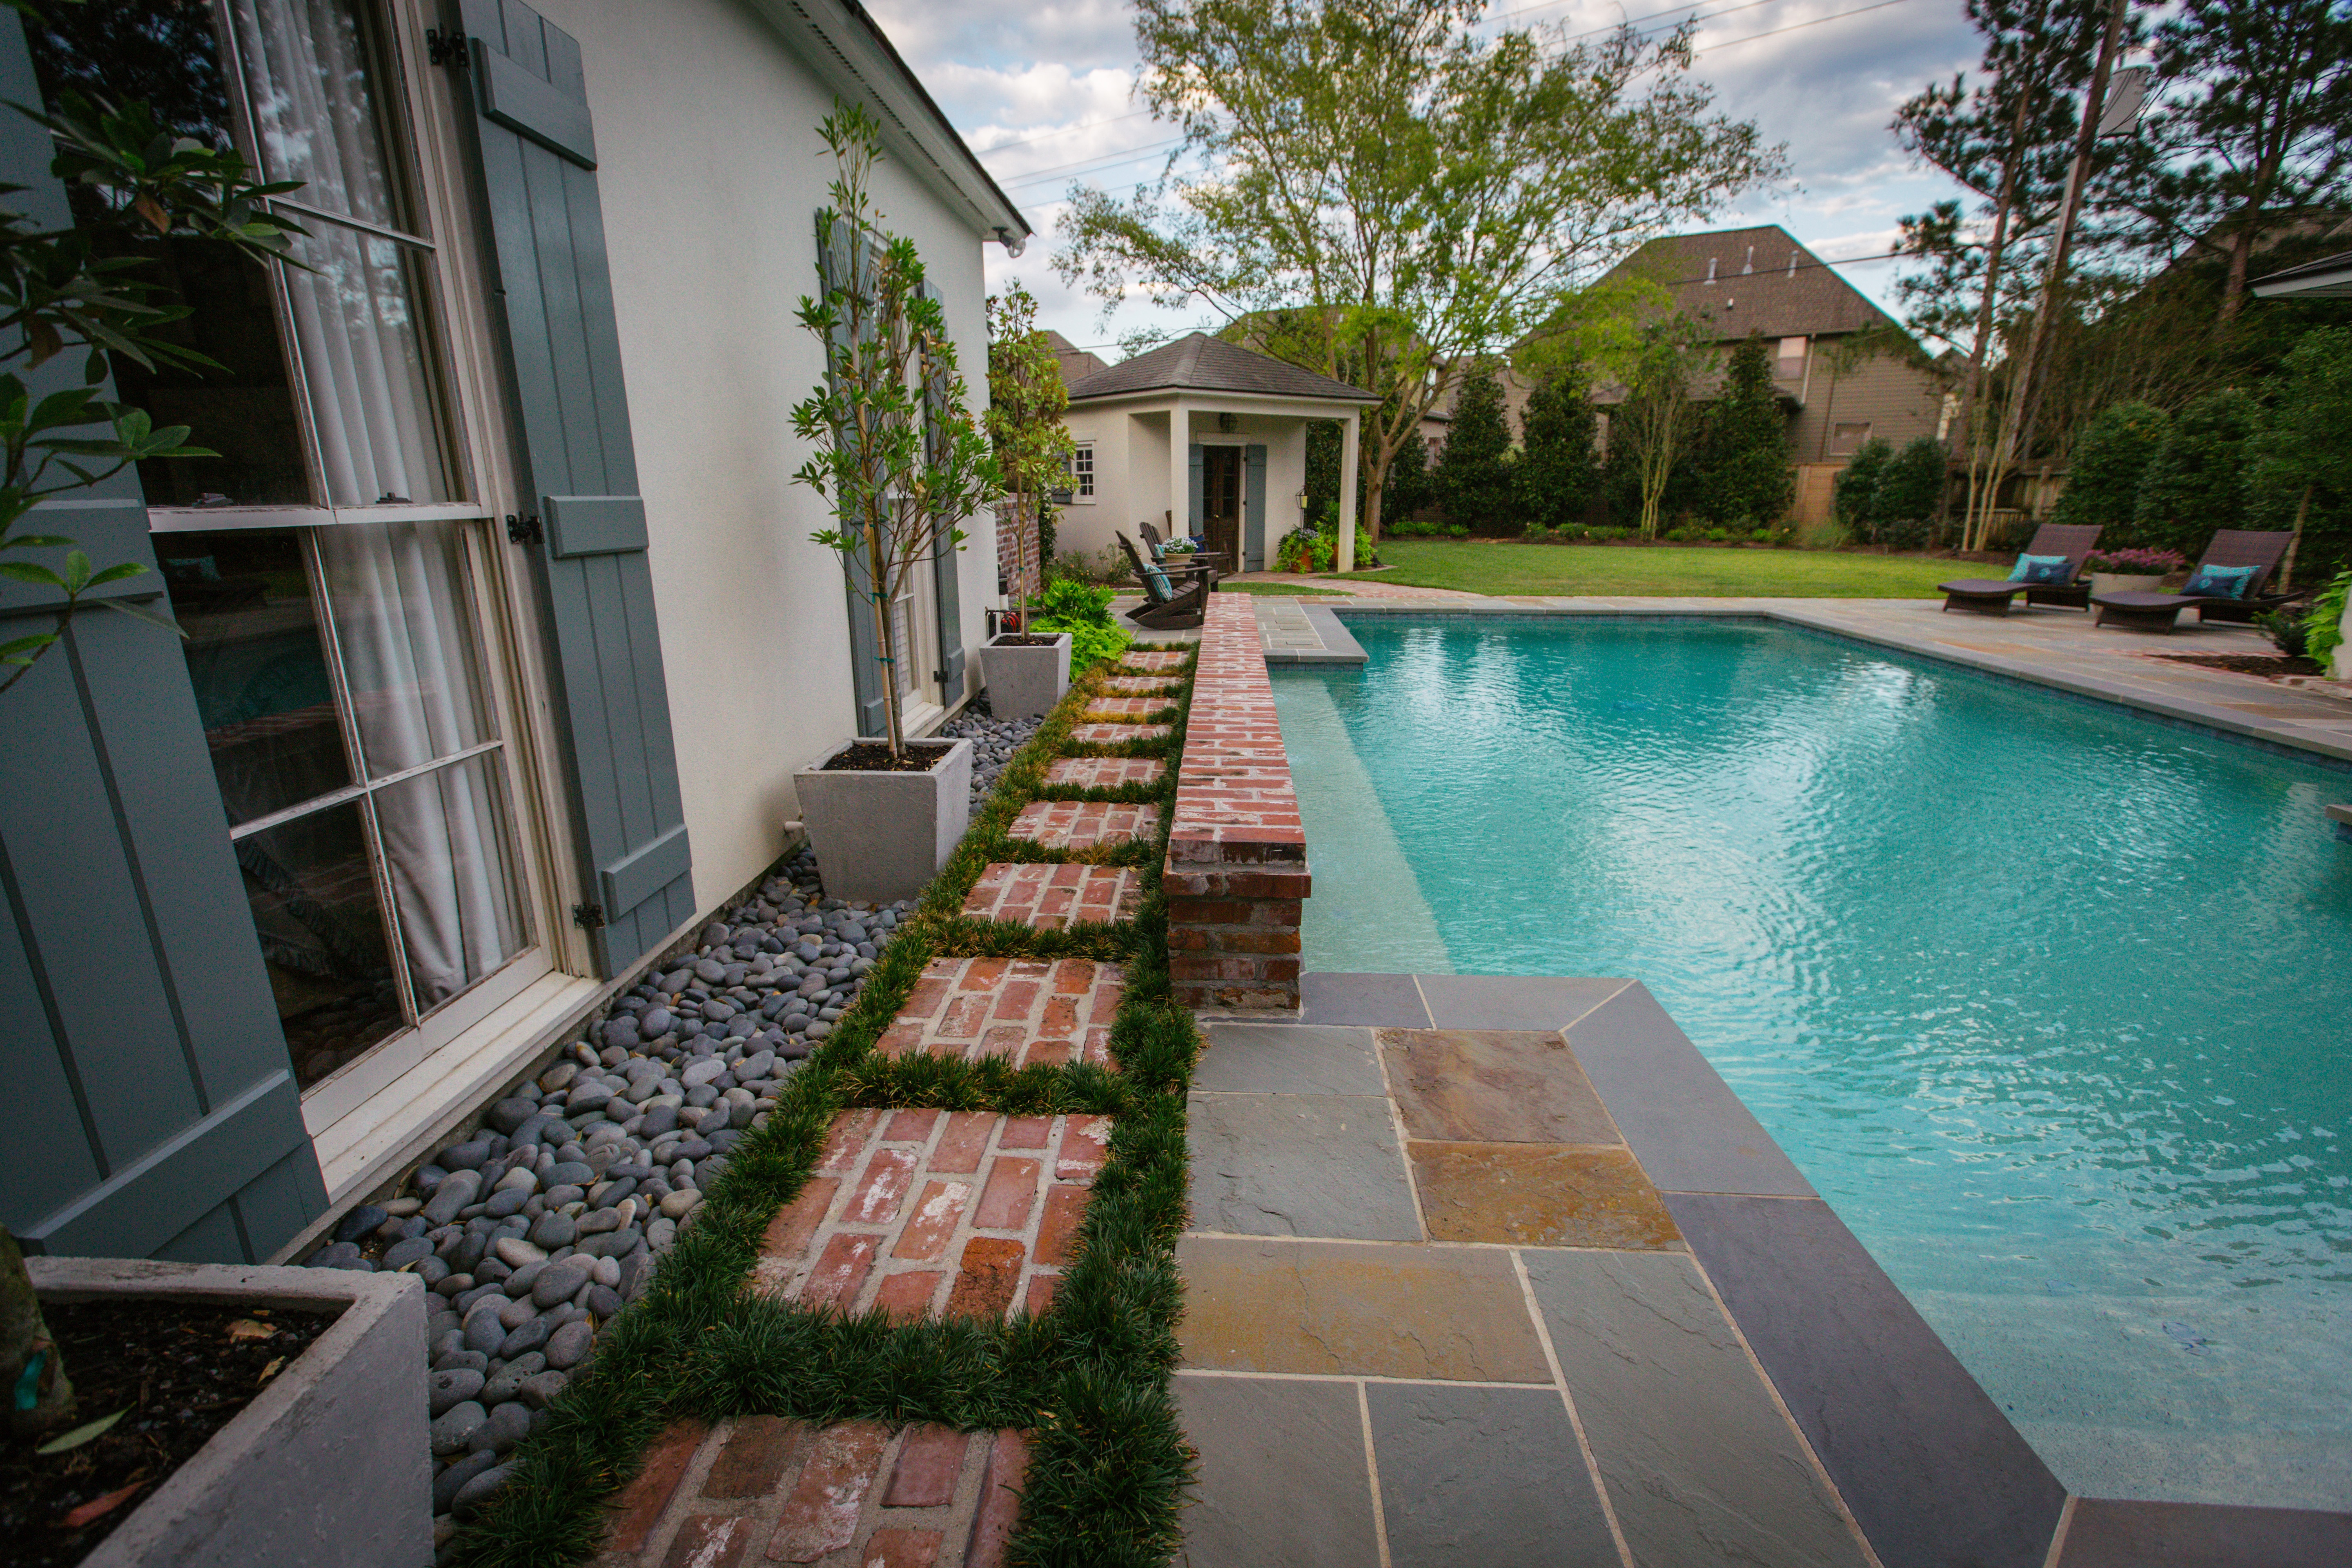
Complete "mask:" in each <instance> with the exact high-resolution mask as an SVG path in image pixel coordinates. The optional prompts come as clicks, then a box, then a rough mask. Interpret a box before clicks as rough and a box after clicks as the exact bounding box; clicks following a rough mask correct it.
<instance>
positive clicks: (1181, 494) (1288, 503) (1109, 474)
mask: <svg viewBox="0 0 2352 1568" xmlns="http://www.w3.org/2000/svg"><path fill="white" fill-rule="evenodd" d="M1069 391H1070V406H1069V411H1068V412H1067V413H1066V414H1065V415H1064V416H1062V417H1063V424H1064V425H1065V426H1066V427H1067V429H1068V430H1069V432H1070V436H1071V438H1072V439H1073V440H1075V441H1076V443H1077V445H1078V455H1077V457H1076V459H1075V461H1074V463H1073V480H1072V484H1071V486H1070V489H1069V492H1068V495H1067V498H1066V503H1065V504H1064V505H1063V507H1062V509H1061V520H1060V521H1059V523H1058V524H1057V530H1058V531H1057V533H1056V536H1055V545H1056V548H1057V549H1059V550H1064V551H1069V550H1076V551H1083V552H1087V553H1089V554H1092V553H1096V552H1100V551H1102V550H1105V549H1107V548H1108V549H1116V547H1117V535H1118V534H1120V533H1124V534H1126V535H1127V537H1128V538H1129V540H1132V541H1134V542H1136V543H1137V544H1138V545H1140V544H1141V542H1142V541H1141V536H1140V535H1139V534H1138V533H1137V531H1136V524H1137V523H1139V522H1149V523H1150V524H1151V526H1152V527H1153V528H1155V529H1159V530H1160V531H1162V532H1163V533H1164V532H1166V531H1167V530H1168V528H1169V527H1170V525H1171V523H1172V524H1173V526H1174V528H1175V531H1177V532H1179V533H1183V534H1189V535H1194V536H1198V537H1202V538H1205V539H1206V540H1207V541H1208V542H1209V548H1211V549H1213V550H1219V551H1223V552H1226V553H1227V555H1228V556H1230V557H1234V558H1235V559H1234V561H1233V563H1231V564H1230V565H1229V569H1231V570H1240V571H1248V572H1259V571H1265V570H1267V569H1268V568H1269V566H1270V565H1271V563H1272V559H1273V554H1274V551H1275V547H1276V545H1277V544H1278V543H1279V542H1281V539H1282V536H1283V535H1284V534H1286V533H1288V532H1289V531H1291V530H1293V529H1295V528H1297V526H1298V525H1299V524H1300V522H1302V521H1304V520H1305V510H1304V509H1305V500H1304V496H1305V492H1306V489H1307V422H1308V421H1309V420H1314V419H1331V420H1338V421H1339V423H1340V426H1341V449H1340V468H1341V469H1342V470H1343V471H1344V472H1347V473H1349V474H1352V473H1353V472H1354V471H1355V468H1356V463H1357V460H1358V454H1359V450H1360V439H1359V437H1360V421H1361V417H1362V413H1363V410H1364V409H1365V408H1366V407H1368V406H1370V405H1373V404H1376V403H1378V402H1379V401H1380V399H1379V398H1377V397H1375V396H1373V395H1371V394H1370V393H1367V392H1363V391H1360V390H1359V389H1358V388H1356V387H1352V386H1349V384H1346V383H1345V382H1341V381H1334V380H1333V379H1331V378H1330V377H1329V376H1325V375H1318V374H1315V373H1314V372H1312V371H1306V370H1301V369H1299V368H1298V367H1297V366H1296V365H1291V364H1286V363H1283V362H1282V361H1280V360H1277V359H1272V358H1269V357H1267V356H1266V355H1265V354H1262V353H1254V352H1253V351H1251V350H1249V349H1245V348H1241V347H1239V346H1237V345H1235V344H1233V343H1229V342H1225V341H1224V340H1223V339H1222V338H1213V337H1210V336H1208V335H1207V334H1206V333H1203V332H1194V333H1192V334H1191V335H1190V336H1187V337H1182V338H1179V339H1177V340H1176V341H1175V342H1171V343H1163V344H1161V345H1160V347H1158V348H1156V349H1153V350H1152V351H1150V353H1142V354H1138V355H1137V356H1135V357H1134V358H1133V359H1129V360H1124V361H1121V362H1120V363H1118V364H1115V365H1111V366H1108V368H1106V369H1103V370H1100V371H1097V372H1096V373H1095V374H1091V375H1088V376H1086V377H1084V378H1082V379H1080V380H1079V381H1077V382H1076V383H1074V384H1072V385H1071V387H1070V389H1069ZM1339 493H1340V509H1341V518H1340V521H1341V527H1340V530H1339V539H1340V541H1341V545H1340V548H1341V549H1342V551H1343V552H1346V554H1347V555H1349V556H1352V554H1353V552H1354V543H1355V521H1356V518H1355V499H1356V488H1355V486H1354V485H1353V484H1352V483H1348V484H1342V485H1341V486H1340V488H1339ZM1340 564H1341V569H1342V570H1345V569H1346V567H1347V564H1348V562H1347V561H1346V560H1344V559H1343V560H1342V562H1341V563H1340Z"/></svg>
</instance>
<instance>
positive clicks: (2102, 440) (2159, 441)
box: [2050, 403, 2172, 549]
mask: <svg viewBox="0 0 2352 1568" xmlns="http://www.w3.org/2000/svg"><path fill="white" fill-rule="evenodd" d="M2171 426H2172V421H2171V419H2170V418H2168V416H2166V415H2165V413H2164V412H2163V410H2161V409H2158V408H2152V407H2150V406H2149V405H2147V404H2145V403H2118V404H2115V405H2112V406H2110V407H2108V408H2105V409H2104V410H2102V411H2101V412H2100V414H2099V416H2098V417H2097V418H2095V419H2094V420H2092V421H2091V425H2090V428H2088V429H2087V430H2084V432H2083V438H2082V439H2081V440H2080V441H2078V442H2076V443H2075V446H2074V460H2073V461H2072V462H2071V463H2070V464H2068V466H2067V470H2066V489H2065V490H2064V492H2063V494H2061V495H2060V496H2059V498H2058V504H2057V505H2056V506H2054V507H2053V508H2052V509H2051V510H2050V521H2053V522H2063V523H2069V524H2088V525H2091V526H2095V527H2096V528H2098V529H2100V530H2102V532H2101V533H2100V535H2099V542H2100V543H2102V544H2105V545H2107V546H2109V547H2111V548H2116V549H2121V548H2123V547H2125V546H2126V545H2131V544H2136V543H2139V542H2141V541H2140V540H2139V539H2138V538H2137V524H2136V523H2135V522H2134V521H2132V513H2133V509H2134V507H2135V506H2136V505H2137V502H2138V499H2139V481H2140V479H2141V477H2142V476H2143V475H2144V474H2146V473H2147V465H2148V461H2149V459H2151V458H2154V457H2155V456H2156V454H2157V449H2158V447H2161V446H2163V445H2164V436H2165V432H2166V431H2167V430H2168V429H2169V428H2171Z"/></svg>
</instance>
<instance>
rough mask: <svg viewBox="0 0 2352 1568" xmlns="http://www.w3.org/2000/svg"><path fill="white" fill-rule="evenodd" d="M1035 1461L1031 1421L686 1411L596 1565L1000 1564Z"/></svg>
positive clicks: (983, 1567)
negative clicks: (991, 1428) (809, 1418)
mask: <svg viewBox="0 0 2352 1568" xmlns="http://www.w3.org/2000/svg"><path fill="white" fill-rule="evenodd" d="M1028 1466H1029V1448H1028V1442H1027V1439H1026V1438H1025V1437H1024V1436H1023V1435H1022V1434H1021V1433H1019V1432H1013V1431H1004V1432H970V1433H966V1432H957V1431H953V1430H951V1429H950V1428H948V1427H944V1426H908V1427H905V1428H903V1429H902V1430H900V1431H898V1432H896V1433H894V1432H892V1431H891V1430H890V1429H889V1428H888V1427H887V1426H883V1425H882V1424H881V1423H879V1422H875V1421H845V1422H841V1423H838V1424H836V1425H835V1426H812V1425H810V1424H809V1423H807V1422H804V1421H793V1420H788V1419H786V1418H784V1417H782V1416H778V1415H742V1416H738V1417H736V1418H735V1419H733V1420H731V1421H724V1422H721V1423H720V1424H719V1426H715V1427H710V1428H705V1427H704V1426H702V1425H701V1424H700V1423H699V1422H685V1421H681V1422H679V1423H677V1424H676V1425H674V1426H671V1427H670V1428H669V1429H668V1430H667V1431H666V1432H664V1433H663V1434H662V1435H661V1436H659V1437H657V1438H656V1439H655V1440H654V1444H653V1447H652V1448H651V1449H650V1450H648V1452H647V1455H646V1465H645V1468H643V1469H641V1470H640V1471H638V1473H637V1476H636V1479H635V1480H633V1481H631V1482H630V1483H629V1485H628V1487H627V1488H626V1489H625V1490H624V1491H623V1492H622V1494H621V1497H620V1499H619V1500H618V1501H617V1503H616V1505H615V1510H614V1521H613V1523H612V1525H611V1527H610V1529H609V1530H608V1531H607V1532H606V1535H605V1539H604V1550H603V1551H602V1552H599V1553H598V1555H597V1556H596V1557H595V1558H594V1559H593V1563H595V1564H596V1568H751V1564H753V1563H812V1564H815V1565H817V1568H850V1565H851V1564H856V1565H857V1568H875V1565H877V1564H878V1565H880V1568H997V1565H998V1564H1001V1563H1003V1561H1004V1554H1005V1543H1006V1542H1007V1541H1009V1540H1010V1539H1011V1537H1012V1534H1013V1527H1014V1525H1015V1524H1016V1523H1017V1522H1018V1521H1019V1519H1020V1510H1021V1489H1022V1486H1023V1483H1024V1480H1025V1479H1026V1477H1027V1472H1028Z"/></svg>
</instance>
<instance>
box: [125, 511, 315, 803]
mask: <svg viewBox="0 0 2352 1568" xmlns="http://www.w3.org/2000/svg"><path fill="white" fill-rule="evenodd" d="M154 542H155V553H156V556H157V557H158V558H159V559H160V561H161V562H162V563H163V581H164V583H165V584H166V585H167V586H168V587H169V588H170V590H171V595H172V613H173V616H175V617H177V618H178V620H179V623H180V626H181V628H182V629H183V630H184V631H185V632H186V633H187V634H188V635H187V637H186V640H185V641H184V642H183V643H182V644H181V647H182V648H183V649H184V651H185V653H186V655H187V660H188V680H189V683H190V684H191V685H193V686H194V688H195V693H196V712H197V715H198V717H199V718H200V719H201V720H202V721H203V723H204V726H205V741H206V742H207V743H208V744H209V745H210V746H211V748H212V757H213V772H214V773H215V776H217V777H218V779H219V780H220V789H221V800H222V803H223V804H224V805H226V806H227V808H228V819H229V821H230V822H231V823H232V824H235V823H239V822H250V821H252V820H253V819H254V818H255V817H257V816H268V815H269V814H270V813H271V812H273V811H282V810H283V809H285V808H286V807H287V806H289V805H295V804H296V803H298V802H300V801H305V800H309V799H310V798H311V797H312V796H314V795H324V794H326V793H327V792H328V791H330V790H333V789H340V788H341V787H342V786H343V785H345V784H349V783H351V782H352V769H351V762H350V760H349V758H348V757H347V756H346V755H345V752H344V748H343V732H342V727H341V725H340V724H339V723H337V722H336V720H335V700H334V691H333V688H332V686H331V684H330V682H329V679H328V674H327V654H326V647H325V645H324V643H323V641H322V639H321V637H320V630H319V617H318V613H317V606H316V605H313V604H312V603H311V598H310V574H309V573H308V572H306V571H305V570H304V569H303V563H302V545H301V539H300V536H299V534H297V533H296V532H295V531H293V530H291V529H283V530H281V529H254V530H237V531H225V532H219V533H159V534H157V535H155V536H154Z"/></svg>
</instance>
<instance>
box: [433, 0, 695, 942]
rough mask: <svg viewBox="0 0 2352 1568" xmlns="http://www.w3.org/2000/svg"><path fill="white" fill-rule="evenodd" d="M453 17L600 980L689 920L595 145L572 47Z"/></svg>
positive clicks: (533, 18) (545, 26)
mask: <svg viewBox="0 0 2352 1568" xmlns="http://www.w3.org/2000/svg"><path fill="white" fill-rule="evenodd" d="M463 15H464V17H465V25H466V33H467V39H468V43H469V62H468V63H469V70H470V74H471V75H472V78H473V87H474V105H475V109H476V110H477V113H476V115H475V117H474V121H473V129H474V144H475V149H476V152H477V153H478V166H479V170H480V175H481V181H482V197H483V201H484V203H485V206H486V209H487V214H488V220H489V236H490V247H491V250H492V252H493V255H492V258H491V260H492V271H493V275H494V282H493V289H492V300H491V303H492V307H493V314H494V316H495V318H496V320H497V321H498V323H499V331H500V335H501V336H502V337H503V339H504V342H505V347H506V351H507V361H508V370H509V375H510V377H511V384H510V393H511V395H512V398H513V412H514V415H515V419H516V425H517V428H518V430H519V432H520V437H521V439H520V451H519V452H518V453H517V454H516V458H517V470H518V473H519V475H520V489H522V492H523V494H524V495H525V496H526V497H527V498H529V499H528V500H526V501H525V502H524V504H525V505H526V506H527V507H530V508H533V509H535V510H536V511H537V514H538V516H539V518H540V519H541V527H540V537H539V538H538V539H537V540H536V541H532V542H528V543H527V544H526V545H525V546H524V548H525V551H526V553H527V554H528V555H529V557H530V569H531V573H532V575H533V577H534V578H535V579H536V582H537V584H538V587H539V591H540V597H541V604H542V605H544V606H545V619H544V626H543V627H542V630H543V633H544V636H545V640H546V643H547V647H548V653H549V658H548V661H547V663H548V668H549V670H550V676H551V679H552V681H553V682H554V684H555V686H556V688H557V690H556V702H555V705H554V707H555V714H556V728H557V731H558V733H559V735H560V737H561V739H562V746H563V760H564V763H565V768H564V772H565V775H566V784H567V787H568V789H569V790H570V793H571V803H570V804H571V808H572V821H573V824H574V825H575V832H574V837H575V839H576V850H577V853H578V857H579V862H580V874H581V882H582V887H583V893H584V897H585V900H586V905H587V906H588V907H586V908H583V910H581V911H580V914H581V917H582V923H583V924H584V925H586V926H587V927H588V929H589V931H590V934H591V936H592V937H593V940H594V945H595V957H596V967H597V970H598V972H599V973H601V974H603V975H604V977H605V978H607V979H609V978H611V977H613V976H614V975H616V974H618V973H620V972H621V971H623V970H624V969H625V968H627V967H628V965H629V964H630V963H632V962H633V961H634V960H635V959H637V958H639V957H642V956H643V955H644V954H645V953H646V952H650V951H652V950H653V949H654V948H655V947H656V946H658V945H659V944H660V943H661V942H664V941H665V940H666V939H667V937H668V936H669V934H670V933H671V932H672V931H676V930H677V928H678V927H679V926H681V925H683V924H685V923H686V922H687V921H688V920H690V919H692V918H693V916H694V914H695V904H694V878H693V857H692V855H691V853H690V851H689V847H688V842H687V831H686V818H685V811H684V808H683V806H682V805H681V803H680V801H679V796H678V785H677V749H676V746H675V744H674V743H673V741H672V738H671V733H670V714H669V689H668V685H667V681H666V680H665V679H663V673H662V655H661V637H660V629H659V626H658V622H657V619H656V611H655V606H654V588H653V572H652V567H651V563H649V561H648V560H647V558H646V506H645V501H644V500H642V499H641V498H640V497H639V495H638V493H637V464H636V454H635V449H634V448H633V447H632V446H631V444H630V438H629V409H628V400H627V398H626V396H625V395H624V392H623V390H622V384H621V342H620V331H619V328H618V326H617V324H616V323H615V321H614V315H613V282H612V274H611V271H610V269H609V268H608V267H607V265H606V262H605V252H604V213H603V209H602V207H601V206H600V205H599V203H598V199H597V193H596V173H595V171H596V139H595V132H594V129H593V125H592V124H591V122H590V119H589V114H588V89H587V79H586V75H585V73H584V71H583V68H582V64H581V58H580V46H579V44H578V43H577V42H575V41H574V40H573V39H572V36H571V35H570V34H568V33H566V32H564V31H563V30H562V28H560V27H558V26H554V25H553V24H552V23H551V22H549V21H547V20H546V19H545V18H543V17H542V16H540V15H539V13H538V12H536V11H534V10H532V9H531V8H530V6H529V5H524V4H523V3H522V0H463Z"/></svg>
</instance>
